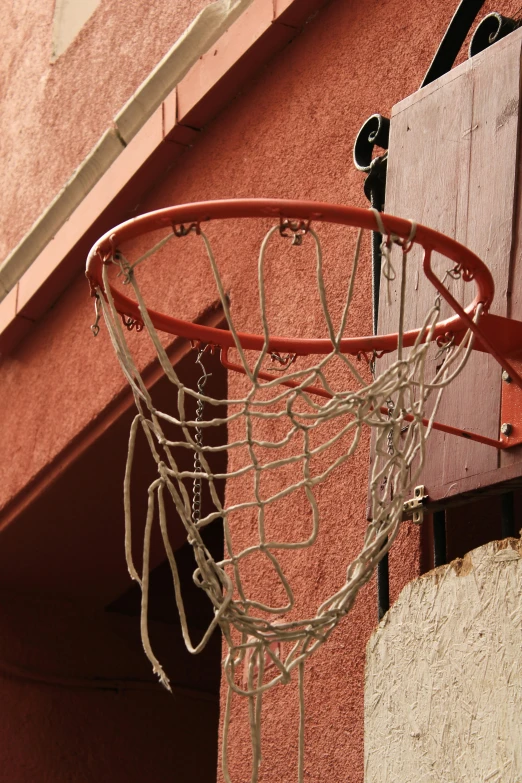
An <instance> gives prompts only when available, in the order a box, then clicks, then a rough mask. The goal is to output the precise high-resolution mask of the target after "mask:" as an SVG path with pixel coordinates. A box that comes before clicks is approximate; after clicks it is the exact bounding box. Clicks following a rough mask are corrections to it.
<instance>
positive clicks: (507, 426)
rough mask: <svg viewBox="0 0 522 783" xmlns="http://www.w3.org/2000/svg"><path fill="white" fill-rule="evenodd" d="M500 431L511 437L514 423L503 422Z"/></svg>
mask: <svg viewBox="0 0 522 783" xmlns="http://www.w3.org/2000/svg"><path fill="white" fill-rule="evenodd" d="M500 432H501V433H502V435H505V436H506V437H507V438H509V436H510V435H511V433H512V432H513V425H512V424H507V423H506V424H503V425H502V427H501V428H500Z"/></svg>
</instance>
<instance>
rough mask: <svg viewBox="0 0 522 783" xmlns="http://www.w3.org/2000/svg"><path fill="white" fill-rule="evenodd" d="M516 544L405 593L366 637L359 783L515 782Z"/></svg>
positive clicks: (519, 700) (430, 576)
mask: <svg viewBox="0 0 522 783" xmlns="http://www.w3.org/2000/svg"><path fill="white" fill-rule="evenodd" d="M521 558H522V543H521V542H520V541H519V540H515V539H507V540H504V541H492V542H491V543H489V544H486V545H485V546H482V547H480V548H479V549H475V550H473V551H472V552H470V553H468V554H467V555H466V556H465V557H464V559H463V560H456V561H454V562H453V563H451V564H450V565H447V566H442V567H440V568H437V569H436V570H435V571H431V572H429V573H427V574H424V575H423V576H422V577H421V578H420V579H416V580H415V581H413V582H411V583H410V584H408V585H407V586H406V587H405V588H404V589H403V591H402V593H401V595H400V597H399V599H398V601H397V602H396V604H395V605H394V606H393V607H392V608H391V609H390V611H389V612H388V614H387V615H386V617H385V619H384V620H383V621H382V622H381V624H380V625H379V628H378V629H377V630H376V631H375V632H374V634H373V635H372V637H371V639H370V641H369V643H368V648H367V657H366V686H365V778H364V779H365V783H392V782H393V783H395V781H397V782H398V781H400V782H401V783H410V781H411V783H439V782H440V783H458V781H464V780H465V781H471V780H474V781H488V783H489V782H490V781H491V782H492V783H518V782H519V781H520V780H522V658H521V655H520V649H521V648H520V644H521V640H522V610H521V607H522V559H521Z"/></svg>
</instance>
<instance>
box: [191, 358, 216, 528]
mask: <svg viewBox="0 0 522 783" xmlns="http://www.w3.org/2000/svg"><path fill="white" fill-rule="evenodd" d="M206 347H207V346H203V348H200V350H199V351H198V355H197V358H196V364H199V366H200V367H201V369H202V370H203V375H202V376H201V377H200V378H199V380H198V392H199V393H200V394H203V390H204V388H205V385H206V383H207V379H208V378H210V376H211V375H212V373H207V371H206V369H205V365H204V364H203V362H202V358H203V354H204V353H205V350H206ZM204 410H205V403H204V402H203V400H201V399H198V401H197V405H196V422H200V421H203V412H204ZM194 440H195V442H196V446H198V447H199V448H201V446H203V431H202V429H201V427H198V426H196V428H195V435H194ZM199 448H198V450H197V451H195V452H194V473H202V472H203V471H202V467H201V458H200V451H199ZM202 483H203V482H202V480H201V478H200V477H199V476H196V478H195V479H194V480H193V482H192V522H193V523H194V524H197V523H198V522H199V520H200V519H201V488H202Z"/></svg>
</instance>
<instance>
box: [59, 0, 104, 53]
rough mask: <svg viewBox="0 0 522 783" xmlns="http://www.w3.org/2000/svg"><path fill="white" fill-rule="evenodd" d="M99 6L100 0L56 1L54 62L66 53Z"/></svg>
mask: <svg viewBox="0 0 522 783" xmlns="http://www.w3.org/2000/svg"><path fill="white" fill-rule="evenodd" d="M99 4H100V0H56V3H55V7H54V21H53V55H52V59H53V60H56V58H57V57H59V56H60V55H61V54H62V53H63V52H65V50H66V49H67V47H68V46H69V44H70V43H72V42H73V41H74V39H75V38H76V36H77V35H78V33H79V32H80V30H81V29H82V27H83V25H84V24H85V22H86V21H87V19H88V18H89V17H90V16H91V15H92V14H93V12H94V11H95V10H96V8H97V7H98V6H99Z"/></svg>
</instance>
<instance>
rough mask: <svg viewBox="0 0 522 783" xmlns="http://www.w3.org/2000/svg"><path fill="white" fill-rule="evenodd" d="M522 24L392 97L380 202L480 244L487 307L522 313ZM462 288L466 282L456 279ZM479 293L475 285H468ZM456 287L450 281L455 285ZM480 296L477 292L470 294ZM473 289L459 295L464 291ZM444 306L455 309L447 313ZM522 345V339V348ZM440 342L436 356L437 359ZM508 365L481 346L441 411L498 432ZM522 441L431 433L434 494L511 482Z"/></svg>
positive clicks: (389, 303)
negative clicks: (494, 444) (511, 443)
mask: <svg viewBox="0 0 522 783" xmlns="http://www.w3.org/2000/svg"><path fill="white" fill-rule="evenodd" d="M521 47H522V30H517V31H516V32H514V33H512V34H511V35H510V36H508V37H507V38H505V39H503V40H502V41H501V42H499V43H497V44H495V45H494V46H492V47H491V48H490V49H487V50H486V51H484V52H482V53H481V54H479V55H477V56H476V57H474V58H473V59H471V60H468V61H466V62H465V63H463V64H462V65H460V66H459V67H457V68H455V69H454V70H453V71H451V72H450V73H448V74H446V75H445V76H443V77H442V78H440V79H439V80H437V81H436V82H434V83H432V84H430V85H429V86H428V87H425V88H424V89H422V90H419V91H418V92H417V93H415V94H414V95H411V96H409V97H408V98H406V99H405V100H403V101H402V102H401V103H399V104H397V105H396V106H395V107H394V109H393V112H392V117H391V132H390V147H389V161H388V179H387V189H386V207H385V211H386V212H389V213H391V214H394V215H399V216H401V217H404V218H411V219H413V220H415V221H417V222H419V223H423V224H425V225H427V226H430V227H432V228H435V229H437V230H439V231H442V232H444V233H445V234H448V235H449V236H451V237H454V238H455V239H457V240H458V241H459V242H462V243H463V244H465V245H467V246H468V247H469V248H471V249H472V250H473V251H474V252H475V253H477V254H478V255H479V256H480V257H481V258H482V259H483V260H484V261H485V262H486V264H487V265H488V266H489V268H490V270H491V272H492V274H493V276H494V280H495V287H496V294H495V301H494V304H493V307H492V309H491V312H493V313H496V314H498V315H503V316H510V317H512V318H518V319H522V270H521V268H520V267H521V259H520V255H521V252H520V244H519V226H520V205H519V158H520V89H521V88H520V84H521ZM410 260H411V266H410V271H409V277H408V282H407V287H408V288H407V299H406V301H407V302H408V309H407V313H406V323H405V327H406V328H410V327H415V326H419V325H420V324H421V323H422V321H423V318H424V316H425V314H426V312H427V311H428V309H429V307H430V305H431V304H432V303H433V301H434V297H435V291H434V289H433V288H432V286H431V285H430V284H429V283H428V281H427V280H426V279H425V278H423V275H422V271H421V268H420V264H419V261H420V254H418V255H416V256H415V255H414V257H413V258H411V259H410ZM385 283H386V281H384V280H383V281H382V282H381V293H380V311H379V332H380V333H383V334H385V333H387V332H390V331H396V324H397V301H398V297H397V291H396V290H393V286H392V290H391V292H390V293H391V295H389V294H388V292H387V289H386V285H385ZM459 286H460V288H461V290H462V292H464V287H463V286H464V284H463V283H457V288H458V287H459ZM467 288H468V290H470V291H473V286H471V287H470V286H467ZM452 290H453V291H455V288H453V289H452ZM472 295H474V292H473V293H472ZM466 296H468V299H467V301H470V298H469V293H467V292H464V297H466ZM448 314H449V312H448ZM521 349H522V346H521ZM436 354H437V350H436V348H435V346H434V348H433V351H432V354H431V359H430V360H431V361H432V362H433V368H435V365H436V363H437V362H440V358H437V355H436ZM502 383H503V381H502V371H501V368H500V367H499V366H498V364H497V363H496V362H495V360H494V359H492V357H490V356H489V355H488V354H482V353H478V352H474V354H473V356H472V358H471V360H470V362H469V363H468V365H467V367H466V368H465V370H464V372H463V373H462V375H461V376H460V377H458V378H457V379H456V381H455V382H454V383H453V384H452V385H451V386H450V387H449V388H447V389H446V392H445V395H444V398H443V401H442V404H441V406H440V408H439V411H438V414H437V419H438V420H439V421H442V422H444V423H448V424H453V425H455V426H458V427H462V428H465V429H468V430H470V431H475V432H480V433H482V434H485V435H488V436H489V437H493V438H498V437H499V430H500V426H501V395H502ZM520 476H522V447H515V448H514V449H512V450H509V451H504V452H499V451H497V450H496V449H493V448H491V447H488V446H484V445H481V444H478V443H473V442H470V441H467V440H464V439H462V438H456V437H454V436H451V435H446V434H444V433H441V432H433V433H432V435H431V440H430V442H429V447H428V453H427V456H426V462H425V467H424V472H423V477H422V482H421V483H423V484H424V485H425V487H426V490H427V492H428V494H429V497H430V501H432V502H435V506H436V505H437V503H441V502H447V501H449V500H451V499H453V500H455V499H456V498H457V497H459V498H461V497H462V496H463V495H465V494H466V493H470V494H475V493H477V492H478V491H481V490H485V489H488V490H489V491H491V489H492V488H493V487H496V486H497V485H500V484H501V483H503V482H506V481H516V480H517V479H519V478H520Z"/></svg>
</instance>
